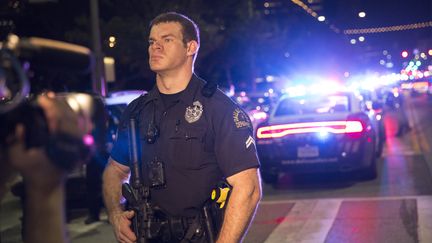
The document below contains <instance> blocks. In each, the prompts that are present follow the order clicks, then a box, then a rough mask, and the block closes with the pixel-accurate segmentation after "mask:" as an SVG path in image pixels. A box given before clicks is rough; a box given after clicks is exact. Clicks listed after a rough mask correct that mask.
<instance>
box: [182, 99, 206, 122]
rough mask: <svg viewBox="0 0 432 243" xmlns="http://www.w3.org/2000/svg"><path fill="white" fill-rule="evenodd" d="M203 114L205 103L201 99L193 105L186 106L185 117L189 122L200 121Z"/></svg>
mask: <svg viewBox="0 0 432 243" xmlns="http://www.w3.org/2000/svg"><path fill="white" fill-rule="evenodd" d="M202 114H203V105H202V104H201V102H199V101H194V102H193V104H192V105H191V106H188V107H187V108H186V112H185V119H186V121H187V122H189V123H194V122H196V121H198V120H199V119H200V118H201V116H202Z"/></svg>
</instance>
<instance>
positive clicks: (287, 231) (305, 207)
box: [265, 199, 342, 243]
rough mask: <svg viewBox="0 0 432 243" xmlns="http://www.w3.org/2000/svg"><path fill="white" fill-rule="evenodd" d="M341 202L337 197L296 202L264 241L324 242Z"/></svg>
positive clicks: (270, 242) (267, 242)
mask: <svg viewBox="0 0 432 243" xmlns="http://www.w3.org/2000/svg"><path fill="white" fill-rule="evenodd" d="M341 203H342V200H337V199H334V200H319V201H317V200H310V201H300V202H297V203H296V204H295V206H294V207H293V209H292V210H291V211H290V213H289V214H288V215H287V216H286V218H285V220H283V221H282V222H281V224H279V225H278V226H277V227H276V229H275V230H274V231H273V232H272V233H271V234H270V236H269V237H268V238H267V240H266V241H265V242H266V243H276V242H303V243H309V242H310V243H319V242H324V241H325V238H326V236H327V233H328V232H329V230H330V228H331V226H332V225H333V222H334V219H335V218H336V216H337V212H338V210H339V207H340V205H341Z"/></svg>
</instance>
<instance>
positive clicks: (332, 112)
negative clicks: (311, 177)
mask: <svg viewBox="0 0 432 243" xmlns="http://www.w3.org/2000/svg"><path fill="white" fill-rule="evenodd" d="M377 126H378V124H377V123H376V119H373V117H372V116H371V114H370V112H369V111H368V110H367V108H366V106H365V104H364V102H363V100H362V99H361V97H359V96H358V95H356V94H355V93H352V92H338V93H332V94H314V95H310V96H307V95H305V96H298V97H289V96H284V97H282V98H281V99H280V101H279V102H278V103H277V105H276V107H275V109H274V110H273V112H272V113H271V114H270V117H269V119H268V120H267V122H266V123H264V124H262V125H260V126H259V127H258V129H257V133H256V140H257V150H258V155H259V157H260V161H261V173H262V177H263V180H264V182H266V183H270V184H275V183H277V182H278V178H279V175H280V173H281V172H290V173H323V172H347V171H354V170H358V171H360V172H362V173H363V175H364V176H365V177H366V178H368V179H372V178H375V177H376V175H377V169H376V152H377V151H378V150H379V149H380V148H379V146H380V141H379V136H378V134H377Z"/></svg>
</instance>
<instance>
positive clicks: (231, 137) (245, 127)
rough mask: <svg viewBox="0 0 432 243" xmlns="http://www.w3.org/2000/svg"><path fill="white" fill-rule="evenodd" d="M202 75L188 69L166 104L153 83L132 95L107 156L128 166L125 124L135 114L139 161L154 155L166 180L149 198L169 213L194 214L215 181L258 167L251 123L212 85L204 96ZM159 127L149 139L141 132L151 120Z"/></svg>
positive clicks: (145, 161)
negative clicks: (138, 94)
mask: <svg viewBox="0 0 432 243" xmlns="http://www.w3.org/2000/svg"><path fill="white" fill-rule="evenodd" d="M204 85H205V81H203V80H201V79H199V78H198V77H197V76H195V75H193V76H192V79H191V81H190V82H189V84H188V86H187V88H186V89H185V90H184V91H183V92H182V93H181V94H180V95H179V97H178V99H177V100H175V101H171V102H172V103H171V104H164V102H162V100H161V95H160V93H159V91H158V89H157V87H156V86H155V87H154V88H153V89H152V90H151V91H150V92H149V93H148V94H147V95H145V96H141V97H139V98H137V99H135V100H134V101H133V102H131V104H129V106H128V107H127V109H126V110H125V112H124V114H123V118H122V121H121V124H120V126H119V129H118V136H117V140H116V142H115V144H114V148H113V150H112V153H111V157H112V158H113V159H114V160H116V161H117V162H119V163H121V164H123V165H127V166H129V156H128V135H127V124H128V121H129V118H130V117H132V116H136V117H137V119H138V120H139V122H138V124H139V129H140V134H141V135H140V138H141V141H140V142H141V148H142V152H141V153H142V156H141V157H142V162H144V163H149V162H150V161H152V160H154V159H155V158H157V159H158V160H160V161H162V162H163V163H164V165H165V176H166V185H165V187H163V188H153V189H151V201H152V203H154V204H155V205H158V206H159V207H161V208H162V209H164V210H165V211H166V212H168V213H169V214H170V215H172V216H194V215H196V213H197V212H198V210H200V209H201V207H202V206H203V203H204V202H205V201H206V200H207V199H209V197H210V192H211V189H212V188H214V187H215V185H216V184H217V182H218V181H221V180H222V179H223V178H227V177H229V176H232V175H234V174H236V173H238V172H241V171H243V170H246V169H249V168H257V167H259V161H258V157H257V153H256V148H255V141H254V138H253V130H252V124H251V122H250V119H249V117H248V116H247V114H246V113H245V112H244V111H243V110H242V109H241V108H239V107H238V105H237V104H236V103H234V102H233V101H232V100H231V99H230V98H229V97H227V96H226V95H225V94H223V93H222V92H221V91H220V90H217V91H216V92H215V93H214V95H213V96H212V97H205V96H203V95H202V94H201V89H202V88H203V86H204ZM153 120H154V121H155V124H156V125H157V126H158V127H159V130H160V135H159V137H158V138H157V139H156V142H155V143H154V144H148V143H146V141H145V138H144V137H143V135H144V134H146V132H147V129H148V127H149V123H150V122H151V121H153Z"/></svg>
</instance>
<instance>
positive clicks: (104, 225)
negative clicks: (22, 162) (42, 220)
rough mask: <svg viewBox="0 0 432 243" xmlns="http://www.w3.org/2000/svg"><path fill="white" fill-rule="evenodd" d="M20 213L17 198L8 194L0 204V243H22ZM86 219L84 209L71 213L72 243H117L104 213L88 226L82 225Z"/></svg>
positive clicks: (69, 225) (70, 230) (69, 228)
mask: <svg viewBox="0 0 432 243" xmlns="http://www.w3.org/2000/svg"><path fill="white" fill-rule="evenodd" d="M21 212H22V210H21V205H20V200H19V198H17V197H15V196H13V195H12V194H11V193H8V194H7V195H6V196H5V198H4V200H3V201H2V202H1V204H0V233H1V237H0V238H1V243H20V242H22V240H21V221H20V217H21ZM86 217H87V211H86V209H76V210H73V211H72V220H71V221H70V222H69V223H68V225H67V227H68V231H69V234H70V236H71V239H72V242H73V243H94V242H104V243H116V242H117V241H116V240H115V238H114V233H113V231H112V228H111V225H110V224H109V223H108V217H107V215H106V213H105V212H102V213H101V221H100V222H96V223H93V224H90V225H86V224H84V220H85V219H86Z"/></svg>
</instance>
